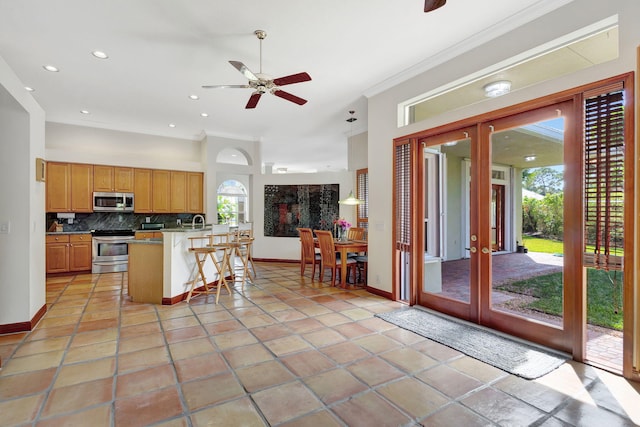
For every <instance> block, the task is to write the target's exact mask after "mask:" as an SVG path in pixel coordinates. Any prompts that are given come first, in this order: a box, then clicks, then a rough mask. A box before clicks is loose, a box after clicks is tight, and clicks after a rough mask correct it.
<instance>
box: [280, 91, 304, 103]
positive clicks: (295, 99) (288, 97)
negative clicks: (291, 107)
mask: <svg viewBox="0 0 640 427" xmlns="http://www.w3.org/2000/svg"><path fill="white" fill-rule="evenodd" d="M273 94H274V95H275V96H279V97H280V98H282V99H286V100H287V101H291V102H294V103H296V104H298V105H304V104H306V103H307V100H306V99H302V98H299V97H297V96H295V95H292V94H290V93H289V92H285V91H283V90H276V91H274V92H273Z"/></svg>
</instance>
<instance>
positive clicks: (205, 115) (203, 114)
mask: <svg viewBox="0 0 640 427" xmlns="http://www.w3.org/2000/svg"><path fill="white" fill-rule="evenodd" d="M200 116H202V117H209V114H208V113H200Z"/></svg>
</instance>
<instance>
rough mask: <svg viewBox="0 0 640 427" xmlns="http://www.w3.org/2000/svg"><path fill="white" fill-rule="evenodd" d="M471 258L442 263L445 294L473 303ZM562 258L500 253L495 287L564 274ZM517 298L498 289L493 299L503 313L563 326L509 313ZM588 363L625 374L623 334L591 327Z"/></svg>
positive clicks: (547, 318) (537, 316)
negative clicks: (470, 299) (511, 303)
mask: <svg viewBox="0 0 640 427" xmlns="http://www.w3.org/2000/svg"><path fill="white" fill-rule="evenodd" d="M469 262H470V261H469V259H462V260H455V261H446V262H443V263H442V292H441V293H439V294H438V295H442V296H445V297H448V298H452V299H456V300H459V301H465V302H468V301H469ZM562 265H563V259H562V257H559V256H555V255H552V254H545V253H536V252H529V253H526V254H524V253H507V254H496V255H494V256H493V258H492V270H491V274H492V280H493V284H494V286H495V285H499V284H503V283H508V282H512V281H517V280H523V279H527V278H530V277H535V276H539V275H544V274H551V273H556V272H560V271H562ZM514 298H516V297H515V296H514V295H513V294H509V293H506V292H500V291H496V290H494V291H493V292H492V300H493V302H494V304H496V305H497V306H500V309H501V310H504V311H509V312H512V313H514V314H517V315H519V316H525V315H526V316H528V317H532V318H535V319H537V320H543V321H545V322H547V323H552V324H556V325H559V324H560V319H559V318H557V317H554V316H548V315H544V314H542V313H539V314H537V313H535V312H528V313H526V314H525V313H522V312H517V311H513V310H509V309H508V308H506V307H505V306H504V303H505V302H507V301H509V300H512V299H514ZM587 333H588V335H587V340H588V341H587V357H588V359H589V360H588V362H589V363H593V364H594V365H596V366H599V367H602V368H605V369H608V370H611V371H613V372H621V370H622V333H621V332H618V331H614V330H611V329H605V328H601V327H596V326H592V325H587Z"/></svg>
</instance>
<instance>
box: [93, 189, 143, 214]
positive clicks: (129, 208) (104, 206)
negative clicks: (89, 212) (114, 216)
mask: <svg viewBox="0 0 640 427" xmlns="http://www.w3.org/2000/svg"><path fill="white" fill-rule="evenodd" d="M93 210H94V212H133V193H103V192H94V193H93Z"/></svg>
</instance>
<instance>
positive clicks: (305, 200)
mask: <svg viewBox="0 0 640 427" xmlns="http://www.w3.org/2000/svg"><path fill="white" fill-rule="evenodd" d="M339 195H340V185H339V184H315V185H265V186H264V235H265V236H272V237H298V230H297V228H298V227H304V228H311V229H312V230H332V229H333V221H334V220H335V219H336V218H338V215H339V205H338V197H339Z"/></svg>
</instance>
